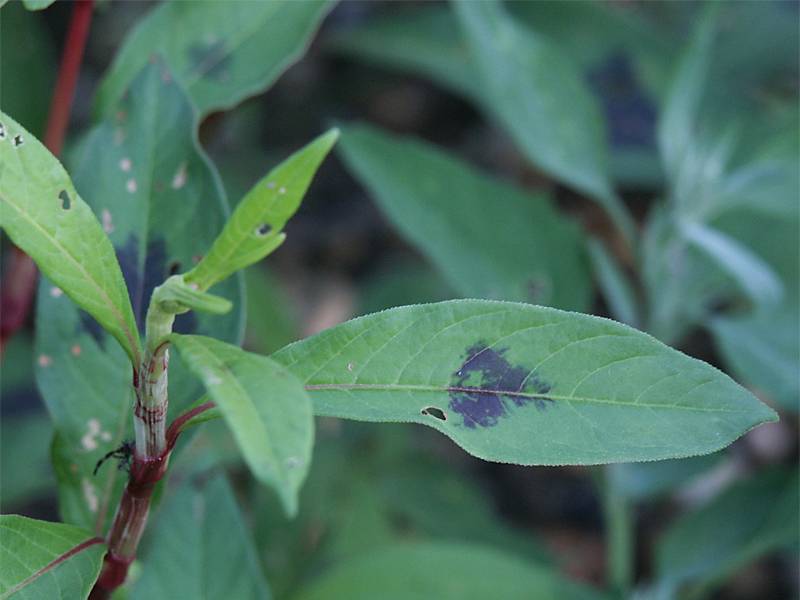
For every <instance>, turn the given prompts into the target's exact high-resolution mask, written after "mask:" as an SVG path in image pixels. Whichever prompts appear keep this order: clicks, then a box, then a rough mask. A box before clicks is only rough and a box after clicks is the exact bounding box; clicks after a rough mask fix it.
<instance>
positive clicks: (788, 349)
mask: <svg viewBox="0 0 800 600" xmlns="http://www.w3.org/2000/svg"><path fill="white" fill-rule="evenodd" d="M798 314H799V313H798V311H797V308H796V307H793V306H786V305H784V306H782V307H780V308H778V309H776V310H768V311H759V312H756V313H754V314H752V315H743V316H719V317H715V318H714V319H712V320H711V321H710V322H709V328H710V330H711V333H712V334H713V336H714V342H715V343H716V345H717V348H719V351H720V352H721V354H722V357H723V359H724V360H725V363H726V365H727V366H728V368H729V369H730V371H731V372H732V373H733V374H734V375H735V376H736V378H737V379H738V380H740V381H741V382H742V383H744V384H746V385H747V386H748V387H751V388H752V389H754V390H756V391H759V392H763V393H765V394H767V395H768V396H769V398H770V399H772V400H774V401H775V402H776V403H778V404H780V405H781V406H782V407H783V408H787V409H789V410H792V411H794V412H795V413H796V412H799V409H800V406H799V405H798V403H800V380H799V379H798V377H797V365H800V338H798V336H797V332H798V331H800V317H798Z"/></svg>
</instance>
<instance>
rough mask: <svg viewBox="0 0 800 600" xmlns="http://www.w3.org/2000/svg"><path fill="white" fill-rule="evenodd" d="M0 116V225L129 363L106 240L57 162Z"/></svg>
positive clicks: (117, 279) (120, 287)
mask: <svg viewBox="0 0 800 600" xmlns="http://www.w3.org/2000/svg"><path fill="white" fill-rule="evenodd" d="M0 115H1V116H2V122H0V208H2V212H0V226H2V228H3V229H4V230H5V231H6V233H8V236H9V237H10V238H11V239H12V240H13V242H14V243H15V244H16V245H17V246H19V247H20V248H21V249H22V250H24V251H25V252H26V253H27V254H28V255H29V256H30V257H31V258H33V260H34V261H36V264H37V266H38V267H39V269H40V270H41V271H42V273H44V274H45V275H46V276H47V277H49V278H50V279H52V280H53V281H54V282H55V283H56V285H58V286H59V287H60V288H61V289H62V290H63V291H64V293H65V294H67V296H69V297H70V298H72V300H73V301H74V302H75V303H76V304H77V305H78V306H80V307H81V308H82V309H84V310H85V311H86V312H88V313H89V314H91V315H92V316H93V317H94V318H95V319H97V321H98V322H99V323H100V324H101V325H102V326H103V327H104V328H105V329H106V330H107V331H108V332H109V333H111V335H113V336H114V337H115V338H116V339H117V341H118V342H119V343H120V344H122V347H123V348H124V349H125V352H127V354H128V356H129V357H130V360H131V362H132V363H133V364H134V365H137V364H138V363H139V354H140V352H141V348H140V343H139V334H138V331H137V329H136V322H135V320H134V318H133V311H132V310H131V305H130V303H129V302H128V293H127V290H126V288H125V282H124V281H123V279H122V273H121V272H120V268H119V264H118V263H117V260H116V258H115V256H114V250H113V248H112V247H111V244H110V243H109V241H108V237H106V235H105V233H104V232H103V228H102V227H101V226H100V223H98V222H97V219H96V218H95V216H94V214H92V209H91V208H89V206H88V205H87V204H86V203H85V202H84V201H83V200H82V199H81V198H80V196H78V192H77V191H75V187H74V186H73V185H72V181H70V178H69V175H67V172H66V171H65V170H64V167H62V166H61V163H59V162H58V160H57V159H56V158H55V157H54V156H53V155H52V154H50V152H49V151H48V150H47V148H45V147H44V146H43V145H42V144H41V142H39V140H37V139H36V138H35V137H34V136H32V135H31V134H30V133H28V132H27V131H26V130H25V129H23V128H22V126H20V125H19V124H18V123H17V122H16V121H14V120H13V119H12V118H11V117H9V116H8V115H6V114H5V113H0Z"/></svg>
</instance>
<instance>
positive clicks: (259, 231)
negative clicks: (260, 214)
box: [256, 223, 272, 235]
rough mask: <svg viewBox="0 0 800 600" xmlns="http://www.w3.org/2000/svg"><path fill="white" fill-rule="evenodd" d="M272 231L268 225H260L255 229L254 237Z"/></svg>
mask: <svg viewBox="0 0 800 600" xmlns="http://www.w3.org/2000/svg"><path fill="white" fill-rule="evenodd" d="M270 231H272V226H271V225H270V224H269V223H262V224H261V225H259V226H258V227H256V235H267V234H268V233H269V232H270Z"/></svg>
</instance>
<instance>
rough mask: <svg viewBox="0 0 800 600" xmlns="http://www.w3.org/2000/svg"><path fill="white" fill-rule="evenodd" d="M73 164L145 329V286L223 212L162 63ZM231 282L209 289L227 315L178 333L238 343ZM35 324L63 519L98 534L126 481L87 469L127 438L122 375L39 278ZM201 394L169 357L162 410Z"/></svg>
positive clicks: (190, 255)
mask: <svg viewBox="0 0 800 600" xmlns="http://www.w3.org/2000/svg"><path fill="white" fill-rule="evenodd" d="M71 164H72V173H73V177H74V181H75V186H76V188H77V189H78V190H79V191H80V193H81V195H82V197H83V198H85V199H86V202H87V203H88V204H89V206H91V208H92V209H93V210H94V212H95V214H96V215H97V216H98V217H99V219H100V222H101V223H102V227H103V228H104V229H105V232H106V234H107V235H108V236H109V238H110V239H111V242H112V244H113V246H114V248H115V250H116V253H117V257H118V259H119V262H120V264H121V265H122V273H123V275H124V277H125V281H126V282H127V285H128V290H129V291H130V296H131V303H132V305H133V310H134V315H135V318H136V321H137V323H138V326H139V329H140V330H142V329H143V327H144V314H145V311H146V309H147V305H148V302H149V300H150V296H151V294H152V292H153V289H154V288H155V287H156V286H157V285H159V284H161V283H162V282H163V281H164V280H165V279H166V278H167V277H168V276H169V275H170V274H171V273H174V272H176V271H177V272H181V271H186V270H188V269H190V268H191V267H192V265H193V264H194V263H195V262H196V261H197V260H199V258H200V257H201V256H202V255H203V254H204V253H205V252H206V251H207V250H208V248H209V247H210V246H211V244H212V242H213V241H214V238H215V237H216V235H217V232H218V231H219V230H220V229H222V227H223V225H224V223H225V220H226V216H227V212H228V210H227V207H226V204H225V198H224V195H223V193H222V191H221V186H220V185H219V181H218V177H217V174H216V172H215V171H214V168H213V166H212V165H211V164H210V163H209V161H208V160H207V159H206V157H205V155H204V154H203V153H202V152H201V151H200V150H199V149H198V146H197V144H196V139H195V114H194V112H193V109H192V106H191V104H190V102H189V100H188V98H187V97H186V95H185V94H184V92H183V91H182V90H181V88H180V87H179V86H178V85H177V84H176V83H175V81H174V78H173V77H171V76H170V74H169V72H168V71H167V69H166V67H165V66H164V65H163V63H161V62H159V61H154V62H152V63H150V64H148V66H147V67H146V68H145V69H143V70H142V72H141V73H140V74H139V76H138V77H137V78H136V80H135V81H134V82H133V84H132V85H131V87H130V89H129V90H128V92H127V93H126V95H125V97H124V98H123V99H122V100H121V101H120V103H119V104H118V105H117V107H116V110H115V111H114V112H113V114H112V115H111V116H110V117H109V118H107V119H105V120H103V121H101V122H100V123H99V124H98V125H97V126H96V127H94V128H93V129H92V130H91V131H90V132H89V133H88V135H87V136H86V138H85V139H84V140H83V142H82V143H81V145H80V147H79V148H78V149H77V150H76V152H75V154H74V157H73V160H72V161H71ZM240 280H241V278H240V277H233V278H231V279H228V280H227V281H226V282H224V283H222V284H220V285H218V286H217V287H216V288H215V293H216V294H217V295H219V296H222V297H224V298H226V299H228V300H230V301H232V302H233V304H234V309H233V310H232V311H230V312H229V313H227V314H225V315H212V314H208V313H195V312H189V313H186V314H183V315H180V316H178V317H177V319H176V321H175V329H176V331H180V332H183V333H203V334H206V335H209V336H212V337H215V338H219V339H223V340H226V341H230V342H237V341H238V340H239V338H240V335H241V324H242V318H243V310H242V303H241V288H240ZM37 325H38V327H37V338H36V354H37V369H36V378H37V382H38V384H39V387H40V389H41V391H42V394H43V396H44V399H45V402H46V404H47V407H48V409H49V411H50V413H51V415H52V416H53V419H54V421H55V426H56V440H55V442H54V445H53V456H54V461H55V469H56V474H57V478H58V482H59V487H60V492H61V494H60V502H61V510H62V516H63V517H64V519H65V520H67V521H69V522H73V523H76V524H79V525H83V526H85V527H90V528H93V527H96V528H97V529H96V530H97V531H104V524H105V523H106V522H107V521H108V519H109V518H110V516H112V515H110V514H109V512H110V510H111V509H113V504H111V505H110V506H111V508H109V500H110V499H113V497H114V495H115V493H116V492H118V489H119V486H120V485H121V484H122V481H123V480H124V477H123V476H122V475H123V474H121V473H119V472H118V471H117V470H116V469H115V468H114V466H113V464H110V465H104V466H103V467H102V468H101V469H100V471H99V473H98V475H97V476H93V475H92V470H93V468H94V466H95V463H96V461H97V460H98V459H99V458H100V457H101V456H102V455H103V454H105V453H106V452H108V451H109V450H112V449H114V448H115V447H117V446H118V445H119V444H120V442H121V440H122V439H123V438H125V437H126V435H129V434H128V430H129V428H130V421H131V404H132V398H133V392H132V387H131V368H130V365H129V364H127V362H126V361H125V360H124V358H125V357H124V354H123V353H122V352H121V351H120V350H118V349H117V348H116V347H115V344H113V343H111V340H110V339H109V336H107V335H106V334H105V333H104V332H103V331H102V330H101V329H100V327H99V326H98V325H97V324H96V323H95V322H94V320H92V319H91V318H90V317H89V316H88V315H87V314H85V313H83V312H82V311H80V310H78V309H77V308H76V307H75V306H74V305H73V304H72V303H71V302H70V301H69V299H68V298H67V297H66V296H64V295H62V293H61V289H60V288H59V287H56V286H54V285H53V283H52V282H50V281H47V280H44V281H42V283H41V285H40V287H39V294H38V303H37ZM198 391H199V386H198V385H197V384H196V382H195V380H194V378H193V377H192V376H191V375H190V374H189V373H188V372H187V370H186V369H185V368H184V366H183V365H182V364H181V363H180V357H177V356H176V357H173V360H172V362H171V364H170V413H171V414H176V412H177V411H178V410H180V409H181V408H182V407H185V406H186V405H187V404H188V403H189V402H190V401H191V400H193V399H194V394H195V393H197V392H198Z"/></svg>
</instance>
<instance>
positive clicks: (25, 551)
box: [0, 515, 105, 600]
mask: <svg viewBox="0 0 800 600" xmlns="http://www.w3.org/2000/svg"><path fill="white" fill-rule="evenodd" d="M104 554H105V545H104V544H103V540H102V539H100V538H98V537H93V536H92V534H91V533H90V532H88V531H85V530H83V529H80V528H78V527H74V526H72V525H65V524H63V523H50V522H47V521H37V520H35V519H29V518H27V517H20V516H17V515H2V516H0V565H2V568H0V600H5V599H6V598H10V597H12V596H13V597H14V598H15V600H38V599H39V598H52V599H53V600H73V599H74V598H86V597H87V596H88V595H89V592H90V591H91V589H92V586H93V585H94V582H95V580H96V579H97V576H98V575H99V574H100V567H101V566H102V563H103V555H104Z"/></svg>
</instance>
